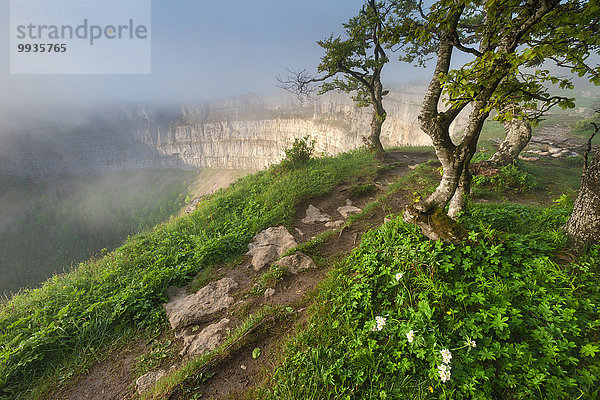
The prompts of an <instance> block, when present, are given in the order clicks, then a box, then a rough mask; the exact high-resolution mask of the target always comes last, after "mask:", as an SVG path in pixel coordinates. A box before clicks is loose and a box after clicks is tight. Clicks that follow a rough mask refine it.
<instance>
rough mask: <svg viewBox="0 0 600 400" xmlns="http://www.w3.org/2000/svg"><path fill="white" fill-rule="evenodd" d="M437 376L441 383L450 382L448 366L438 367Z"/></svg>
mask: <svg viewBox="0 0 600 400" xmlns="http://www.w3.org/2000/svg"><path fill="white" fill-rule="evenodd" d="M438 374H439V375H440V379H441V381H442V382H444V383H445V382H447V381H449V380H450V366H449V365H447V364H442V365H438Z"/></svg>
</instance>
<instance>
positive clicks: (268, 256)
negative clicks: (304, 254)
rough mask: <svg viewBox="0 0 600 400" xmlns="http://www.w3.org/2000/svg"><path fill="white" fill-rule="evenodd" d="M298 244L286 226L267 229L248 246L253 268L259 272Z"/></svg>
mask: <svg viewBox="0 0 600 400" xmlns="http://www.w3.org/2000/svg"><path fill="white" fill-rule="evenodd" d="M297 245H298V243H296V241H295V240H294V237H293V236H292V235H291V234H290V233H289V232H288V230H287V229H285V227H284V226H278V227H271V228H268V229H265V230H264V231H262V232H261V233H259V234H258V235H256V236H255V237H254V241H253V242H252V243H250V244H249V245H248V248H249V250H248V252H247V253H246V254H247V255H249V256H252V267H253V268H254V269H255V270H256V271H259V270H260V269H262V268H263V267H265V266H267V265H270V264H271V263H272V262H273V261H275V260H277V259H278V258H279V257H281V256H282V255H283V254H284V253H285V252H286V251H288V250H289V249H291V248H292V247H294V246H297Z"/></svg>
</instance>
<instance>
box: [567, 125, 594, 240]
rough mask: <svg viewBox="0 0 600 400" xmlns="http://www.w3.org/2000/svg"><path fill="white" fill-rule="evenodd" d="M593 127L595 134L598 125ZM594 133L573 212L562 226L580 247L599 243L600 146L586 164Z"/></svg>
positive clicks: (587, 155) (586, 159) (585, 159)
mask: <svg viewBox="0 0 600 400" xmlns="http://www.w3.org/2000/svg"><path fill="white" fill-rule="evenodd" d="M594 127H595V133H594V135H596V134H597V133H598V130H599V127H598V126H596V125H594ZM594 135H592V137H591V138H590V140H589V141H588V149H587V151H586V152H585V154H584V164H583V172H582V174H581V186H580V187H579V194H578V195H577V199H576V200H575V205H574V207H573V213H572V214H571V216H570V217H569V220H568V221H567V223H566V224H565V226H564V227H563V229H564V231H565V233H566V234H567V236H568V237H569V239H570V240H571V241H572V242H573V243H575V244H576V245H577V246H581V247H583V246H589V245H592V244H595V243H600V147H599V148H597V149H596V153H595V155H594V157H593V159H592V161H591V163H589V164H588V157H589V153H590V151H591V143H592V138H593V137H594Z"/></svg>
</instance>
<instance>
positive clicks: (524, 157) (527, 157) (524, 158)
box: [519, 156, 540, 161]
mask: <svg viewBox="0 0 600 400" xmlns="http://www.w3.org/2000/svg"><path fill="white" fill-rule="evenodd" d="M539 159H540V158H539V157H529V156H519V160H523V161H538V160H539Z"/></svg>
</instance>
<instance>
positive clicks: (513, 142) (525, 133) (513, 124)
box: [488, 118, 531, 167]
mask: <svg viewBox="0 0 600 400" xmlns="http://www.w3.org/2000/svg"><path fill="white" fill-rule="evenodd" d="M502 125H503V126H504V131H505V136H504V139H503V140H502V142H501V143H500V145H499V146H498V149H497V150H496V152H495V153H494V154H493V155H492V156H491V157H490V159H489V160H488V162H489V163H491V164H492V165H494V166H495V167H504V166H506V165H509V164H512V163H513V162H514V161H515V160H516V159H517V157H518V156H519V154H521V151H523V149H524V148H525V146H527V144H528V143H529V141H530V140H531V125H530V124H529V123H527V122H526V121H523V120H520V119H517V118H515V119H513V120H511V121H504V122H503V123H502Z"/></svg>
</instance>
